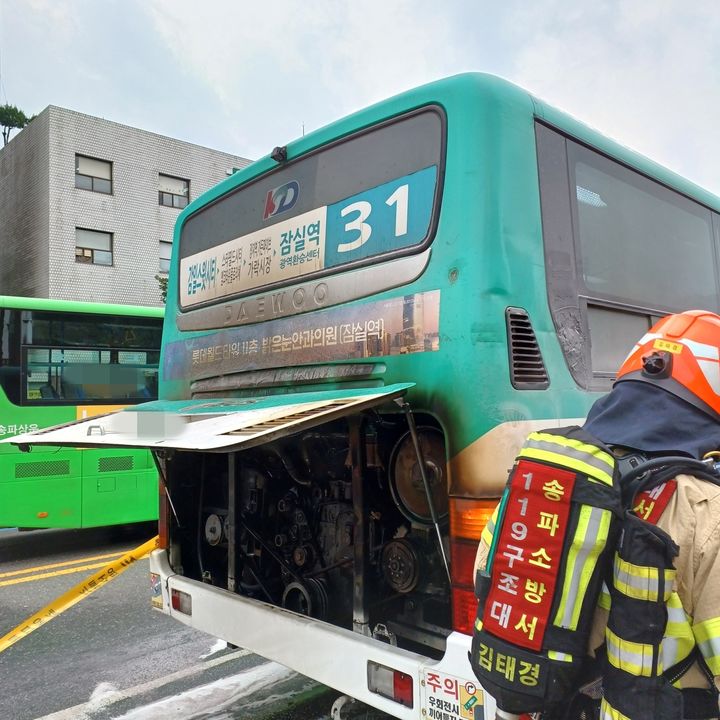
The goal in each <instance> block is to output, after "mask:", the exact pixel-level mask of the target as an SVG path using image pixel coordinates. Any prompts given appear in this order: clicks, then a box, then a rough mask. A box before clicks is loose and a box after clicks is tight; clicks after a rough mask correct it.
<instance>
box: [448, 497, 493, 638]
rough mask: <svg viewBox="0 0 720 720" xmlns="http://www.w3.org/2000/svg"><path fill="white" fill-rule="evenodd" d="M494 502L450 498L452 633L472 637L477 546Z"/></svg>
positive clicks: (475, 601) (475, 607)
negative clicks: (453, 631) (454, 631)
mask: <svg viewBox="0 0 720 720" xmlns="http://www.w3.org/2000/svg"><path fill="white" fill-rule="evenodd" d="M497 502H498V501H497V500H473V499H469V498H457V497H451V498H450V562H451V565H450V567H451V572H450V575H451V579H452V587H451V591H452V613H453V629H454V630H457V631H458V632H462V633H465V634H466V635H470V634H471V633H472V628H473V624H474V622H475V613H476V611H477V600H476V599H475V590H474V587H475V578H474V576H473V568H474V565H475V555H476V553H477V546H478V543H479V542H480V535H481V533H482V531H483V529H484V528H485V525H486V524H487V522H488V520H490V517H491V516H492V514H493V510H495V506H496V505H497Z"/></svg>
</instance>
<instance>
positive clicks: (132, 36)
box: [0, 0, 720, 194]
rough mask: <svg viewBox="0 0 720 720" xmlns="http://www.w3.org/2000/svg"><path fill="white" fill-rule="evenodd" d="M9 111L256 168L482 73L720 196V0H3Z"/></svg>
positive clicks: (0, 79) (3, 69)
mask: <svg viewBox="0 0 720 720" xmlns="http://www.w3.org/2000/svg"><path fill="white" fill-rule="evenodd" d="M0 63H1V64H0V104H2V103H10V104H13V105H17V106H18V107H19V108H20V109H22V110H23V111H24V112H25V113H26V114H28V115H31V114H36V113H38V112H40V111H42V110H43V109H44V108H45V107H46V106H47V105H50V104H53V105H59V106H61V107H65V108H70V109H72V110H77V111H80V112H84V113H88V114H90V115H95V116H98V117H104V118H106V119H108V120H114V121H116V122H121V123H125V124H127V125H132V126H134V127H138V128H143V129H146V130H151V131H153V132H157V133H161V134H163V135H169V136H171V137H174V138H178V139H181V140H186V141H189V142H193V143H197V144H200V145H205V146H208V147H211V148H215V149H218V150H224V151H227V152H231V153H234V154H236V155H241V156H243V157H247V158H251V159H254V158H257V157H260V156H262V155H264V154H267V153H268V152H269V151H270V150H271V149H272V148H273V147H274V146H275V145H282V144H285V143H287V142H288V141H290V140H292V139H294V138H296V137H298V136H300V135H302V133H303V128H304V129H305V131H306V132H309V131H311V130H314V129H316V128H318V127H321V126H323V125H325V124H327V123H329V122H331V121H332V120H334V119H336V118H338V117H340V116H342V115H346V114H348V113H350V112H352V111H354V110H357V109H359V108H361V107H363V106H365V105H368V104H370V103H372V102H374V101H377V100H381V99H383V98H385V97H388V96H390V95H393V94H395V93H397V92H400V91H402V90H405V89H407V88H409V87H412V86H415V85H419V84H422V83H424V82H427V81H430V80H435V79H438V78H440V77H443V76H446V75H452V74H455V73H458V72H464V71H467V70H479V71H484V72H489V73H493V74H496V75H500V76H502V77H505V78H507V79H509V80H511V81H513V82H515V83H517V84H518V85H521V86H522V87H525V88H526V89H528V90H530V91H532V92H533V93H535V94H536V95H538V96H539V97H541V98H542V99H544V100H546V101H548V102H550V103H551V104H553V105H556V106H558V107H560V108H562V109H564V110H566V111H567V112H569V113H571V114H572V115H574V116H575V117H577V118H578V119H580V120H583V121H585V122H587V123H589V124H590V125H592V126H594V127H596V128H598V129H599V130H601V131H602V132H604V133H605V134H607V135H610V136H612V137H614V138H615V139H617V140H619V141H620V142H622V143H623V144H625V145H628V146H630V147H632V148H633V149H635V150H638V151H640V152H642V153H644V154H646V155H648V156H650V157H651V158H653V159H654V160H657V161H658V162H660V163H662V164H664V165H667V166H668V167H670V168H672V169H673V170H676V171H678V172H680V173H681V174H683V175H686V176H687V177H689V178H690V179H691V180H694V181H695V182H697V183H698V184H700V185H703V186H705V187H707V188H708V189H710V190H712V191H713V192H715V193H717V194H720V8H719V7H718V3H717V0H690V1H689V2H688V0H592V1H590V0H497V1H496V2H490V1H485V0H475V1H473V0H365V1H363V0H304V1H302V0H263V1H262V2H259V1H257V0H234V1H233V0H217V1H213V0H205V1H204V2H199V1H198V0H0Z"/></svg>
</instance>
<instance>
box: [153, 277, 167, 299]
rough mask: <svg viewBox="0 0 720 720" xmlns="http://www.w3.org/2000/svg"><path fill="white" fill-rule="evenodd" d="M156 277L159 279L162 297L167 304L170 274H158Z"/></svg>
mask: <svg viewBox="0 0 720 720" xmlns="http://www.w3.org/2000/svg"><path fill="white" fill-rule="evenodd" d="M155 279H156V280H157V281H158V285H159V286H160V297H161V298H162V301H163V304H165V302H166V300H167V285H168V276H167V275H156V276H155Z"/></svg>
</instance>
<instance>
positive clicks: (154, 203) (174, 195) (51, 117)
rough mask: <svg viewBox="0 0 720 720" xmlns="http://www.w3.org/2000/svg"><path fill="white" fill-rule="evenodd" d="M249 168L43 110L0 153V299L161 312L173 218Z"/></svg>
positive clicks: (133, 131) (231, 158)
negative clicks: (115, 305) (89, 303)
mask: <svg viewBox="0 0 720 720" xmlns="http://www.w3.org/2000/svg"><path fill="white" fill-rule="evenodd" d="M248 162H249V161H248V160H246V159H245V158H241V157H238V156H236V155H230V154H229V153H224V152H219V151H217V150H211V149H209V148H205V147H200V146H198V145H193V144H191V143H187V142H182V141H180V140H174V139H172V138H169V137H163V136H161V135H157V134H155V133H151V132H147V131H145V130H139V129H137V128H132V127H128V126H127V125H121V124H119V123H115V122H111V121H108V120H103V119H100V118H96V117H92V116H89V115H83V114H81V113H78V112H74V111H72V110H66V109H64V108H60V107H56V106H53V105H50V106H49V107H47V108H45V110H43V112H41V113H40V114H39V115H38V116H37V117H36V118H35V119H34V120H33V121H32V122H31V123H30V124H29V125H28V126H27V127H25V128H24V129H23V130H22V131H20V132H18V133H17V134H16V135H15V136H14V137H13V138H12V139H11V140H10V142H9V143H8V144H7V145H6V146H5V147H4V148H0V295H21V296H25V297H46V298H56V299H65V300H88V301H98V302H119V303H131V304H137V305H160V304H162V303H161V291H160V286H159V282H158V280H157V279H156V277H155V276H156V275H158V274H160V275H161V276H162V275H163V274H164V273H167V270H168V267H169V260H170V253H171V250H172V239H173V228H174V225H175V221H176V220H177V216H178V214H179V213H180V211H181V209H182V208H183V207H185V206H186V205H187V204H188V202H189V201H191V200H192V199H194V198H196V197H197V196H198V195H200V194H201V193H203V192H205V190H207V189H209V188H210V187H212V186H213V185H215V184H217V183H218V182H219V181H221V180H223V179H224V178H225V177H227V174H228V173H229V172H231V171H232V169H233V168H238V167H243V166H244V165H246V164H247V163H248Z"/></svg>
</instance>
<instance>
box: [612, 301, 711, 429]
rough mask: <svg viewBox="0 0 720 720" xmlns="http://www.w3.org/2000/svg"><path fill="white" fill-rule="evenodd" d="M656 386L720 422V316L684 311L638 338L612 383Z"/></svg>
mask: <svg viewBox="0 0 720 720" xmlns="http://www.w3.org/2000/svg"><path fill="white" fill-rule="evenodd" d="M623 380H638V381H641V382H647V383H651V384H653V385H657V386H659V387H661V388H663V389H664V390H666V391H667V392H670V393H672V394H673V395H676V396H677V397H679V398H681V399H682V400H685V401H686V402H689V403H690V404H692V405H694V406H695V407H697V408H699V409H700V410H702V411H703V412H705V413H707V414H708V415H710V416H711V417H712V418H714V419H715V420H719V421H720V316H719V315H716V314H715V313H711V312H707V311H705V310H688V311H687V312H682V313H678V314H677V315H668V316H667V317H664V318H662V320H659V321H658V322H657V323H655V325H653V327H652V328H650V330H649V331H648V332H647V333H646V334H645V335H644V336H643V337H642V338H640V340H639V341H638V343H637V345H635V347H634V348H633V350H632V351H631V352H630V354H629V355H628V356H627V358H626V359H625V362H624V363H623V364H622V366H621V368H620V370H618V374H617V380H616V382H622V381H623Z"/></svg>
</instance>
